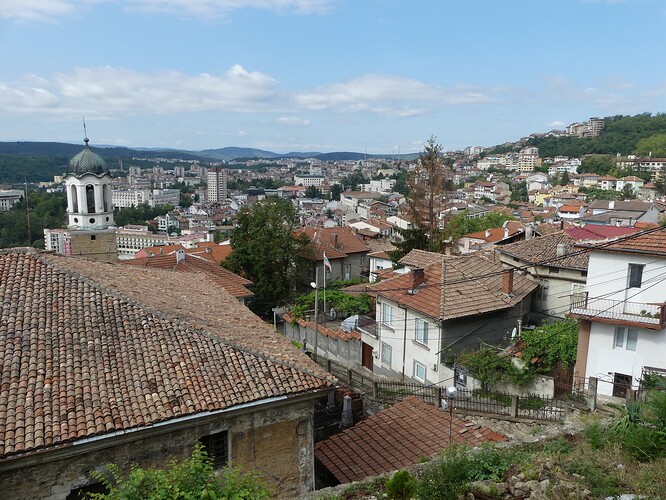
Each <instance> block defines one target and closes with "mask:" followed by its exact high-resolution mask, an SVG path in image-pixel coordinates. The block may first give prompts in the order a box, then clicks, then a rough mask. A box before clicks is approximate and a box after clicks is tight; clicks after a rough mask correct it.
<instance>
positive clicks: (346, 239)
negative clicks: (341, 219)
mask: <svg viewBox="0 0 666 500" xmlns="http://www.w3.org/2000/svg"><path fill="white" fill-rule="evenodd" d="M297 234H304V235H305V236H306V237H307V238H308V239H309V240H310V241H312V243H313V245H314V255H312V256H310V257H308V259H309V260H310V262H311V265H310V266H309V267H308V268H307V276H303V282H304V283H310V282H312V281H314V280H315V278H318V281H317V283H318V284H319V285H320V286H324V284H325V280H337V281H339V280H349V279H362V278H364V279H367V277H368V273H369V270H370V262H369V259H368V254H369V253H370V248H369V247H368V245H367V243H365V242H364V241H363V239H362V238H359V237H358V236H356V235H355V234H354V232H353V231H352V229H351V228H349V227H341V226H334V227H317V228H314V227H311V226H307V227H304V228H301V229H299V230H298V231H297ZM324 255H325V256H326V259H327V260H328V263H329V265H330V268H329V267H328V266H327V265H326V261H324Z"/></svg>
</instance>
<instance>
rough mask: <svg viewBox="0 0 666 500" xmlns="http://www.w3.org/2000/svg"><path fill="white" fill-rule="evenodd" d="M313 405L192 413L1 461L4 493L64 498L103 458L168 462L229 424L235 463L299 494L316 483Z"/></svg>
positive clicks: (286, 493)
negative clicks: (153, 426) (101, 442)
mask: <svg viewBox="0 0 666 500" xmlns="http://www.w3.org/2000/svg"><path fill="white" fill-rule="evenodd" d="M313 407H314V401H309V402H301V403H297V404H290V405H288V406H287V405H285V406H280V407H276V408H274V409H268V410H263V411H262V410H260V409H259V408H257V410H256V411H254V412H252V413H245V414H242V415H237V416H235V417H234V416H224V415H221V416H219V417H218V418H213V417H210V418H207V420H206V422H205V423H200V422H201V420H200V419H199V420H198V421H197V420H196V419H193V420H192V421H191V427H187V428H185V429H182V430H176V431H171V432H169V431H168V429H169V426H168V425H165V426H164V432H163V433H161V434H158V435H154V436H152V437H146V438H142V437H141V436H142V433H141V432H140V431H139V432H136V433H126V434H124V435H121V436H119V437H118V440H120V439H122V438H127V437H133V436H135V437H136V439H134V440H132V441H129V442H126V443H123V444H117V445H115V446H109V447H106V448H103V449H98V450H96V451H87V452H85V451H84V450H85V448H86V444H83V445H81V449H82V453H81V454H76V455H70V456H67V457H64V458H59V457H58V459H56V460H53V459H49V455H48V454H44V455H42V456H39V455H35V456H34V457H32V459H30V460H29V459H27V458H26V459H25V461H26V465H25V466H24V467H22V468H20V469H16V470H7V471H5V470H4V467H3V465H4V466H6V464H2V463H0V492H2V498H43V499H49V500H56V499H57V500H61V499H64V498H65V497H66V496H67V495H68V494H69V493H70V491H71V490H73V489H75V488H79V487H81V486H85V485H87V484H90V482H91V481H90V478H89V473H90V471H92V470H104V465H105V464H108V463H115V464H117V465H119V466H120V467H122V468H124V469H128V468H129V466H130V465H131V464H133V463H136V464H138V465H139V466H140V467H165V466H166V465H167V464H168V463H169V461H170V460H173V459H176V460H182V459H184V458H187V457H189V456H190V454H191V452H192V448H193V446H194V444H195V443H196V442H197V440H198V439H199V438H200V437H201V436H205V435H208V434H213V433H216V432H219V431H223V430H227V431H228V433H229V452H230V456H231V464H232V465H234V466H238V467H241V468H242V469H244V470H257V471H258V472H259V473H260V474H261V476H262V477H263V479H264V480H265V481H266V483H267V484H268V486H269V488H270V489H271V491H272V492H273V494H274V496H276V497H279V498H293V497H297V496H299V495H301V494H304V493H306V492H307V491H309V490H311V489H312V488H313V487H314V452H313V437H312V436H313ZM89 441H93V442H94V438H93V440H89ZM109 441H110V443H113V442H114V441H113V439H109ZM116 442H117V441H116ZM65 449H66V450H69V451H73V449H74V447H73V446H69V447H67V448H63V451H64V450H65ZM52 455H53V454H52Z"/></svg>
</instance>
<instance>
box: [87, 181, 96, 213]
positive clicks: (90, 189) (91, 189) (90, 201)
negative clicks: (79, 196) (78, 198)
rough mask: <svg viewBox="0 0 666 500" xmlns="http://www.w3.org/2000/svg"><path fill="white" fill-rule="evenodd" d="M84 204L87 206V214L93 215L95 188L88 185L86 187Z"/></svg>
mask: <svg viewBox="0 0 666 500" xmlns="http://www.w3.org/2000/svg"><path fill="white" fill-rule="evenodd" d="M86 203H87V206H88V213H89V214H94V213H95V186H93V185H92V184H88V185H87V186H86Z"/></svg>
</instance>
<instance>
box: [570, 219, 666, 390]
mask: <svg viewBox="0 0 666 500" xmlns="http://www.w3.org/2000/svg"><path fill="white" fill-rule="evenodd" d="M582 248H588V249H589V250H590V261H589V267H588V276H587V286H586V290H585V292H583V293H581V294H580V295H579V296H578V297H577V299H575V301H574V303H573V304H572V308H571V315H572V316H573V317H575V318H579V319H580V329H579V334H578V355H577V360H576V368H575V372H574V374H575V375H576V376H578V377H586V378H587V377H597V378H598V379H599V384H598V388H597V390H598V393H599V394H605V395H613V396H623V395H624V394H625V391H626V388H627V387H631V386H636V385H637V384H638V382H639V381H640V380H641V378H642V376H643V374H644V373H645V372H649V371H655V372H661V373H665V372H666V328H665V327H666V312H665V310H664V309H665V307H664V306H665V303H666V272H665V269H666V228H663V227H660V228H657V229H651V230H647V231H643V232H641V233H636V234H633V235H629V236H626V237H623V238H619V239H617V240H614V241H611V242H607V243H602V244H597V245H594V244H590V245H587V246H582Z"/></svg>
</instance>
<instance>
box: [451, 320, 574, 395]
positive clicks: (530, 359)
mask: <svg viewBox="0 0 666 500" xmlns="http://www.w3.org/2000/svg"><path fill="white" fill-rule="evenodd" d="M577 346H578V323H577V322H576V321H575V320H573V319H565V320H561V321H554V322H549V323H544V324H543V325H541V326H539V327H537V328H535V329H534V330H523V331H522V333H521V338H520V350H521V360H522V364H523V366H518V365H516V364H515V363H514V362H513V360H512V358H511V357H510V356H508V355H507V354H506V353H504V352H502V351H499V350H497V349H495V348H493V347H490V346H483V347H481V348H480V349H479V350H477V351H469V352H464V353H462V354H460V355H459V356H458V357H457V362H458V363H460V364H461V365H463V366H465V368H467V370H468V371H469V373H470V375H472V376H473V377H474V378H475V379H477V380H478V381H479V382H480V384H481V389H482V390H483V391H490V390H491V389H493V388H494V387H495V386H497V384H500V383H503V382H504V383H511V384H516V385H518V386H525V385H527V384H529V383H530V382H532V381H533V380H534V378H535V377H536V375H537V374H539V373H549V372H551V371H552V370H554V369H555V368H556V367H557V366H558V365H562V366H565V367H568V366H572V365H573V364H574V363H575V362H576V348H577Z"/></svg>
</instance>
